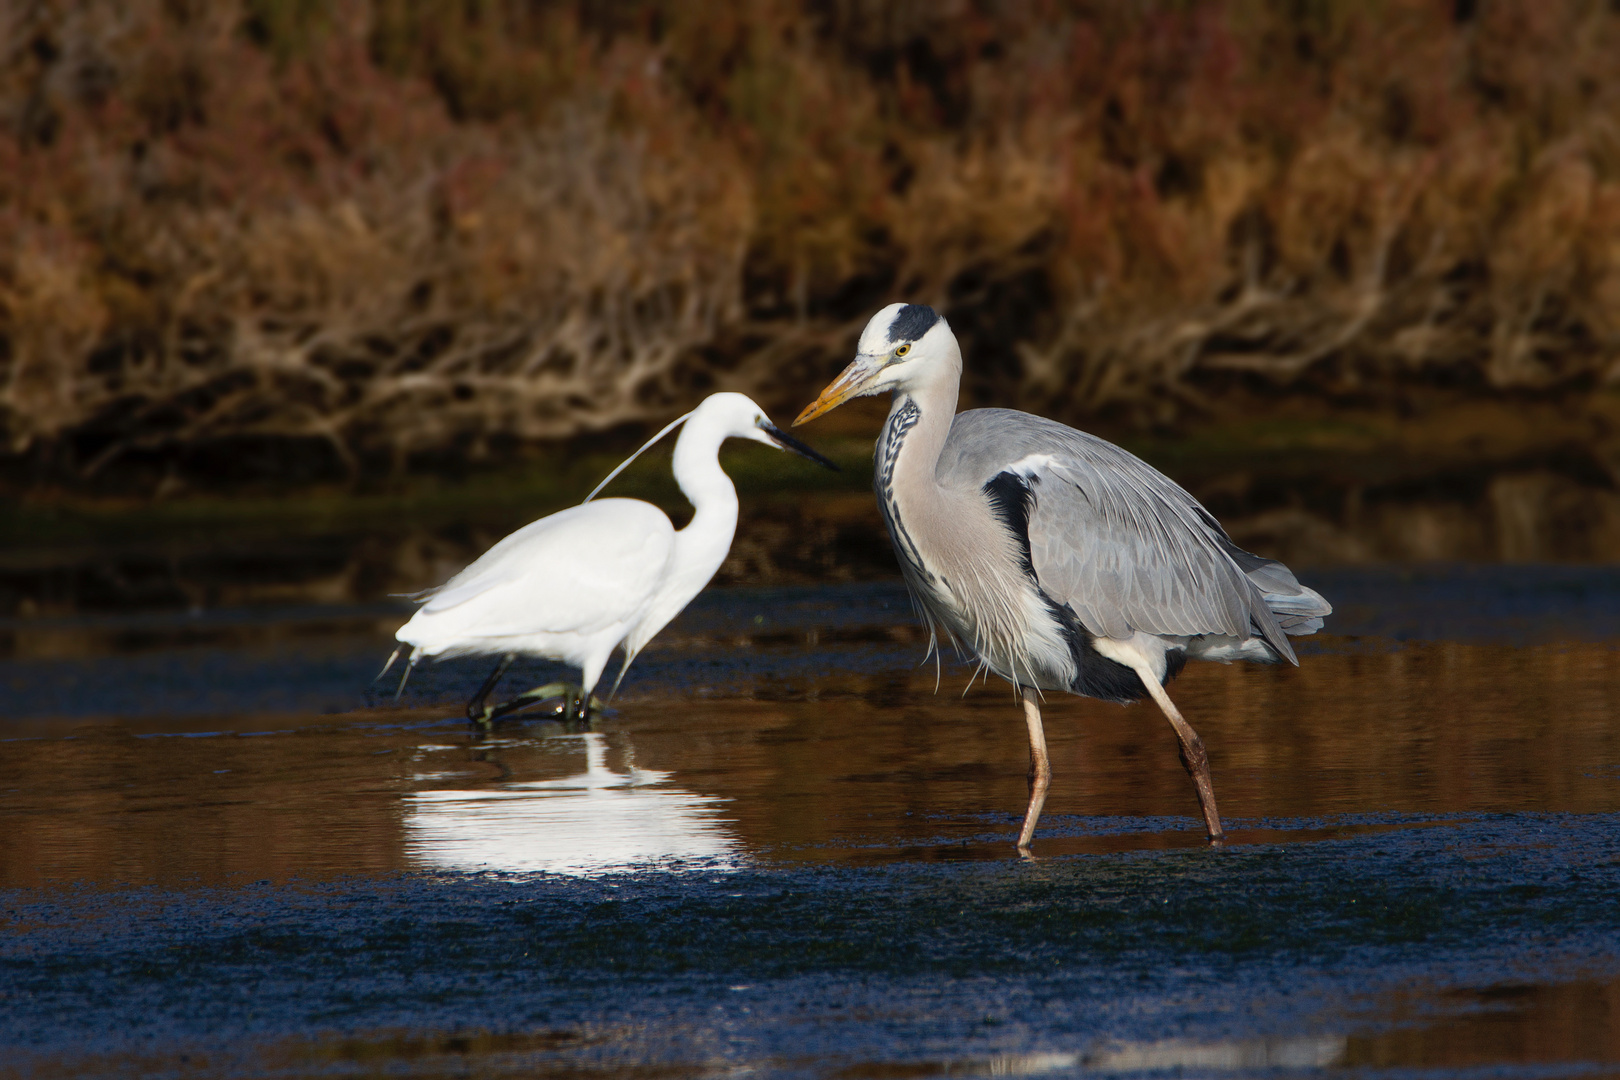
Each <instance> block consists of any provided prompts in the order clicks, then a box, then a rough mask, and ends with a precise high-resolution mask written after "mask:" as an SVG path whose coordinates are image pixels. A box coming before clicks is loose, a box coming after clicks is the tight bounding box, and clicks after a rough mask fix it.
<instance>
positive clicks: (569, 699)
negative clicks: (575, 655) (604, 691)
mask: <svg viewBox="0 0 1620 1080" xmlns="http://www.w3.org/2000/svg"><path fill="white" fill-rule="evenodd" d="M559 697H560V698H562V699H563V714H562V717H561V719H562V720H563V722H564V723H568V722H569V721H571V720H573V719H574V717H575V716H576V715H578V716H580V717H584V716H587V715H589V713H590V712H591V711H592V710H596V711H601V708H602V703H601V702H600V701H598V700H596V698H595V697H592V696H590V695H587V694H586V693H585V690H584V688H583V687H581V686H580V685H579V684H577V683H564V682H554V683H547V684H546V685H544V686H537V687H535V688H534V689H533V690H525V691H524V692H523V693H521V694H519V695H518V696H517V697H515V698H513V699H512V700H511V701H503V702H501V704H499V705H496V706H494V707H492V708H491V709H489V718H490V719H491V720H499V719H500V718H501V717H503V716H510V715H512V714H513V713H515V712H519V711H521V710H523V709H527V708H528V707H529V706H530V705H533V704H535V703H537V702H541V701H550V700H551V699H552V698H559Z"/></svg>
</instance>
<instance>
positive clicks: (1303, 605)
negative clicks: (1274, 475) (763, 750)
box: [794, 304, 1333, 854]
mask: <svg viewBox="0 0 1620 1080" xmlns="http://www.w3.org/2000/svg"><path fill="white" fill-rule="evenodd" d="M961 375H962V352H961V349H960V347H959V346H958V345H957V341H956V335H955V334H953V333H952V332H951V328H950V325H949V324H948V323H946V321H945V320H944V319H943V318H941V317H940V316H939V314H938V313H937V312H935V311H934V309H933V308H931V307H926V306H924V305H921V304H891V305H889V306H888V307H886V308H884V309H883V310H882V311H879V312H878V313H877V314H876V315H874V316H873V317H872V319H871V321H870V322H868V323H867V324H866V329H865V331H864V332H863V333H862V334H861V339H860V344H859V345H858V346H857V349H856V356H855V359H854V361H853V362H852V363H851V364H850V365H849V366H848V367H847V368H845V369H844V371H843V373H842V374H840V375H839V376H838V377H837V378H836V379H835V380H834V381H833V382H832V383H831V384H830V385H829V386H828V387H827V388H826V389H825V390H823V391H822V392H821V396H820V397H818V398H817V399H816V400H815V401H814V402H812V403H811V404H810V405H809V406H808V407H806V408H805V410H804V411H803V412H802V413H800V414H799V417H798V419H796V420H795V421H794V425H795V426H797V425H799V424H803V423H805V422H806V421H808V420H812V419H814V418H815V417H818V416H820V415H822V414H823V413H825V412H827V411H829V410H831V409H834V408H837V407H838V406H839V405H841V404H842V403H844V402H845V401H848V400H849V399H850V398H854V397H862V396H865V395H868V394H878V393H882V392H884V391H892V393H893V395H894V399H893V404H892V406H891V407H890V409H889V417H888V420H887V422H886V423H885V424H884V425H883V430H882V433H881V434H880V435H879V436H878V440H877V445H876V447H875V450H874V454H873V460H874V470H873V487H874V488H875V489H876V492H877V500H878V506H879V508H880V509H881V511H882V515H883V520H884V524H885V525H886V526H887V527H888V531H889V538H890V540H891V542H892V543H893V544H894V550H895V554H896V555H897V556H898V558H899V562H900V569H901V572H902V574H903V575H904V577H905V580H906V585H907V586H908V587H909V589H910V591H911V594H912V596H913V598H914V599H915V601H916V604H917V606H918V608H919V610H920V612H921V613H922V616H923V618H924V619H925V620H926V622H927V623H928V629H929V633H930V641H931V644H932V645H933V646H934V647H936V648H937V646H938V640H939V639H938V632H939V631H940V630H943V631H944V632H945V634H946V635H948V636H949V637H950V638H951V639H952V640H953V642H954V643H956V645H957V647H958V648H959V649H964V648H965V650H966V651H968V652H971V653H972V655H973V656H974V657H975V658H976V659H977V660H978V662H979V664H980V669H981V670H985V669H988V670H989V671H992V672H994V673H995V674H997V675H999V676H1001V677H1002V678H1004V679H1006V680H1008V681H1009V682H1011V683H1012V684H1013V687H1014V689H1015V691H1016V692H1017V693H1018V694H1019V695H1020V696H1021V697H1022V699H1023V706H1024V715H1025V720H1026V722H1027V724H1028V727H1029V756H1030V766H1029V806H1028V808H1027V809H1026V811H1025V813H1024V824H1023V828H1022V830H1021V831H1020V833H1019V836H1018V849H1019V851H1020V852H1023V853H1026V854H1027V853H1028V851H1029V844H1030V841H1031V839H1032V838H1033V837H1034V835H1035V823H1036V822H1037V821H1038V820H1039V819H1040V814H1041V807H1042V805H1043V804H1044V803H1045V801H1046V792H1047V788H1048V787H1049V786H1050V783H1051V777H1052V768H1051V764H1050V762H1049V760H1048V757H1047V752H1046V735H1045V729H1044V728H1043V726H1042V723H1041V709H1040V702H1041V692H1042V691H1058V690H1061V691H1067V692H1070V693H1074V694H1081V695H1084V696H1086V697H1094V698H1101V699H1103V700H1105V701H1117V702H1121V703H1129V702H1132V701H1137V700H1140V699H1141V698H1142V697H1143V696H1144V695H1145V696H1149V697H1151V698H1153V700H1154V701H1155V702H1156V703H1157V704H1158V706H1159V708H1160V709H1162V710H1163V711H1164V714H1165V716H1166V717H1167V718H1169V720H1170V724H1171V726H1172V727H1173V728H1174V729H1175V732H1176V736H1177V738H1178V739H1179V740H1180V743H1181V758H1182V763H1183V764H1184V765H1185V766H1186V769H1187V772H1188V774H1189V775H1191V777H1192V779H1193V783H1194V786H1195V788H1196V790H1197V793H1198V803H1199V807H1200V808H1201V809H1202V811H1203V817H1204V825H1205V828H1206V829H1207V831H1208V834H1209V839H1210V842H1211V843H1218V842H1220V840H1221V839H1222V836H1223V833H1222V830H1221V818H1220V813H1219V811H1218V810H1217V809H1216V806H1215V789H1214V785H1213V784H1212V782H1211V780H1210V774H1209V755H1208V753H1207V752H1206V751H1205V749H1204V744H1203V740H1201V739H1200V738H1199V737H1198V733H1197V732H1195V731H1194V730H1193V729H1192V726H1191V725H1189V724H1188V723H1187V721H1186V720H1185V719H1184V718H1183V717H1182V715H1181V713H1180V712H1179V711H1178V710H1177V709H1176V706H1175V704H1174V703H1173V702H1172V701H1171V700H1170V696H1169V695H1168V694H1167V693H1165V689H1164V687H1165V684H1166V683H1167V682H1168V681H1169V680H1170V679H1171V678H1173V677H1174V676H1175V675H1176V674H1178V673H1179V672H1180V670H1181V668H1182V666H1183V665H1184V664H1185V663H1186V661H1187V659H1188V658H1189V657H1191V658H1197V659H1203V660H1217V661H1223V662H1230V661H1232V660H1254V661H1260V662H1263V663H1276V662H1278V661H1280V660H1287V661H1288V662H1290V663H1292V664H1296V665H1297V664H1298V663H1299V660H1298V659H1297V658H1296V657H1295V655H1294V650H1293V648H1292V647H1291V646H1290V645H1289V643H1288V636H1289V635H1300V634H1311V633H1314V632H1316V631H1317V630H1319V629H1321V627H1322V617H1323V616H1325V615H1328V614H1330V613H1331V612H1332V610H1333V609H1332V608H1331V607H1330V606H1329V605H1328V603H1327V601H1326V600H1324V599H1323V598H1322V597H1321V596H1320V595H1318V594H1317V593H1315V592H1314V591H1312V590H1310V589H1308V588H1306V587H1305V586H1303V585H1301V584H1300V583H1299V582H1298V580H1296V579H1295V577H1294V575H1293V573H1292V572H1291V571H1290V570H1289V569H1288V568H1287V567H1286V566H1284V565H1283V564H1282V563H1280V562H1276V561H1274V560H1272V559H1265V558H1261V557H1260V556H1258V555H1251V554H1250V553H1249V552H1247V551H1244V550H1243V549H1242V548H1240V547H1238V546H1237V545H1236V544H1234V543H1233V542H1232V540H1231V538H1230V537H1228V536H1227V534H1226V531H1225V530H1224V529H1222V528H1221V526H1220V523H1219V522H1217V521H1216V520H1215V518H1214V517H1213V516H1212V515H1211V514H1210V513H1209V511H1207V510H1205V509H1204V507H1203V506H1201V505H1200V504H1199V502H1198V500H1196V499H1194V498H1193V497H1192V496H1191V495H1189V494H1188V493H1187V492H1186V491H1185V490H1183V489H1182V488H1181V487H1180V486H1179V485H1177V484H1176V483H1175V482H1174V481H1172V480H1171V479H1170V478H1169V477H1167V476H1165V475H1164V474H1163V473H1161V472H1159V471H1158V470H1157V469H1154V468H1153V467H1152V466H1150V465H1148V464H1147V463H1146V462H1144V461H1142V460H1141V459H1140V458H1137V457H1136V456H1134V455H1132V454H1130V453H1128V452H1126V451H1125V450H1122V449H1120V448H1119V447H1117V446H1115V445H1113V444H1112V443H1109V442H1106V441H1104V440H1102V439H1099V438H1097V437H1096V436H1094V435H1088V434H1087V433H1085V432H1083V431H1076V430H1075V429H1073V428H1070V427H1067V426H1065V425H1063V424H1060V423H1057V422H1056V421H1053V420H1048V419H1045V418H1043V417H1039V416H1032V415H1030V414H1029V413H1024V412H1016V411H1014V410H1011V409H972V410H969V411H967V412H963V413H957V411H956V401H957V391H958V384H959V382H960V380H961Z"/></svg>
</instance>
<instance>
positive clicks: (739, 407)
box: [687, 392, 838, 470]
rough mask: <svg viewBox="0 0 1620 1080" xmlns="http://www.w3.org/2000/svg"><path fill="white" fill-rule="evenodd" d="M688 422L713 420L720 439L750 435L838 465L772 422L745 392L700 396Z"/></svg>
mask: <svg viewBox="0 0 1620 1080" xmlns="http://www.w3.org/2000/svg"><path fill="white" fill-rule="evenodd" d="M687 423H688V424H689V425H698V426H700V427H703V426H707V425H709V424H713V425H714V427H715V428H716V429H717V430H718V431H719V432H720V437H721V438H722V439H729V438H736V439H752V440H753V441H754V442H758V443H764V444H765V445H766V446H774V447H775V448H776V449H778V450H791V451H793V452H794V453H795V454H798V455H799V456H800V457H805V458H809V459H810V460H811V461H813V462H815V463H816V464H817V465H822V466H825V467H826V468H829V469H833V470H836V469H837V468H838V466H837V465H834V464H833V463H832V462H831V461H829V460H827V459H826V458H824V457H822V456H821V455H820V454H818V453H816V452H815V451H814V450H812V449H810V448H809V447H808V446H806V445H804V443H802V442H800V441H799V440H798V439H795V438H794V437H793V436H791V435H788V434H787V433H785V432H784V431H783V430H782V429H781V428H779V427H777V426H776V425H775V424H773V423H771V418H770V417H769V416H766V415H765V410H764V409H762V408H760V407H759V406H758V405H757V404H755V403H754V399H753V398H751V397H749V396H748V395H746V394H735V393H730V392H725V393H719V394H710V395H709V396H708V397H707V398H704V399H703V404H701V405H699V406H698V407H697V408H696V409H694V410H693V411H692V415H691V418H690V419H689V420H688V421H687Z"/></svg>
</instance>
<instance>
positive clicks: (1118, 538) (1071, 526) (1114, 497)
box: [939, 409, 1326, 659]
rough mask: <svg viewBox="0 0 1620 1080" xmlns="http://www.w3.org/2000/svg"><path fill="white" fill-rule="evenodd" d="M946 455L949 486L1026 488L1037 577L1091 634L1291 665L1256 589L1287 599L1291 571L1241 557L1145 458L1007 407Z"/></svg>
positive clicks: (960, 422)
mask: <svg viewBox="0 0 1620 1080" xmlns="http://www.w3.org/2000/svg"><path fill="white" fill-rule="evenodd" d="M946 451H947V452H946V453H945V454H943V455H941V458H940V465H939V469H940V474H939V475H940V480H941V482H944V483H951V484H956V485H966V484H975V485H977V486H979V487H981V488H982V487H983V486H984V485H985V484H986V483H989V482H990V481H992V480H993V479H995V478H996V477H997V476H1000V475H1001V474H1003V473H1012V474H1014V476H1016V477H1018V478H1019V479H1020V480H1021V482H1022V483H1023V485H1024V486H1025V487H1026V488H1027V490H1028V496H1027V511H1028V534H1029V545H1030V561H1031V563H1032V565H1033V568H1034V570H1035V575H1036V578H1037V580H1038V581H1039V582H1040V585H1041V588H1042V589H1043V590H1044V591H1045V592H1046V594H1047V595H1048V596H1050V597H1052V599H1054V600H1056V601H1057V602H1058V603H1067V604H1069V605H1070V606H1071V607H1072V608H1073V609H1074V613H1075V615H1076V617H1077V618H1078V619H1079V620H1080V623H1081V625H1083V626H1084V627H1085V628H1086V629H1087V630H1089V631H1091V632H1092V633H1093V634H1098V635H1100V636H1104V637H1113V638H1124V637H1129V636H1130V634H1131V633H1132V632H1134V631H1143V632H1146V633H1150V634H1167V635H1186V636H1197V635H1202V634H1225V635H1231V636H1234V637H1240V638H1243V637H1249V636H1251V635H1258V636H1260V637H1263V638H1264V639H1265V640H1266V641H1267V642H1268V643H1269V644H1270V645H1271V646H1272V647H1273V648H1274V649H1276V650H1277V652H1278V653H1279V654H1280V655H1282V656H1284V657H1286V658H1288V659H1293V649H1292V648H1290V647H1289V645H1288V642H1287V640H1286V638H1285V637H1284V631H1283V627H1282V626H1281V625H1279V622H1278V619H1277V617H1276V616H1275V615H1274V614H1273V612H1272V610H1271V608H1270V607H1269V606H1268V604H1267V597H1266V595H1265V593H1266V592H1267V591H1268V590H1267V589H1266V588H1265V586H1263V585H1261V584H1258V583H1256V582H1255V581H1254V580H1252V579H1251V575H1252V574H1254V573H1255V572H1257V571H1258V572H1259V573H1260V574H1261V575H1262V576H1263V577H1265V578H1266V579H1267V581H1268V582H1269V583H1271V584H1273V585H1275V586H1276V587H1277V589H1279V590H1281V589H1282V588H1283V587H1284V585H1285V582H1284V580H1283V579H1284V578H1286V579H1288V580H1289V581H1292V578H1293V575H1292V574H1290V573H1289V572H1288V569H1287V567H1284V566H1282V564H1281V563H1275V562H1272V561H1271V560H1269V559H1260V558H1259V557H1258V556H1254V555H1250V554H1249V553H1248V552H1245V551H1243V550H1242V549H1241V548H1238V547H1237V546H1236V545H1235V544H1233V543H1232V541H1231V540H1230V539H1229V538H1228V537H1227V535H1226V533H1225V532H1224V531H1223V530H1222V529H1221V527H1220V525H1219V523H1217V522H1216V521H1215V519H1214V518H1213V517H1212V516H1210V514H1209V512H1208V511H1206V510H1205V509H1204V508H1203V507H1202V506H1200V505H1199V503H1198V501H1197V500H1196V499H1194V498H1193V497H1192V496H1191V495H1189V494H1188V493H1187V492H1186V491H1184V490H1182V488H1181V487H1179V486H1178V485H1177V484H1176V483H1175V482H1174V481H1172V480H1170V479H1169V478H1168V477H1166V476H1165V475H1164V474H1162V473H1160V472H1159V471H1158V470H1156V469H1154V468H1153V467H1152V466H1150V465H1148V464H1147V463H1146V462H1144V461H1142V460H1141V459H1139V458H1137V457H1135V456H1134V455H1132V454H1130V453H1127V452H1126V451H1124V450H1121V449H1120V448H1119V447H1117V446H1114V445H1113V444H1112V443H1108V442H1106V441H1104V440H1102V439H1098V438H1096V437H1095V436H1092V435H1087V434H1085V433H1084V432H1080V431H1076V430H1074V429H1073V428H1070V427H1066V426H1065V425H1063V424H1059V423H1057V422H1056V421H1052V420H1046V419H1044V418H1042V417H1037V416H1031V415H1029V414H1027V413H1020V412H1013V411H1011V410H1006V409H975V410H973V411H971V412H966V413H962V414H960V415H959V416H957V417H956V420H955V423H953V425H952V427H951V434H950V437H949V439H948V441H947V445H946ZM1250 563H1252V564H1253V565H1252V566H1250V565H1248V564H1250ZM1271 579H1275V580H1274V581H1273V580H1271ZM1293 585H1294V587H1295V589H1300V587H1299V585H1298V582H1293ZM1301 591H1302V592H1309V590H1301ZM1309 595H1310V597H1312V598H1314V600H1315V602H1316V603H1317V604H1320V605H1321V607H1322V609H1323V610H1322V611H1321V612H1320V613H1321V614H1326V605H1325V604H1323V603H1322V602H1321V598H1320V597H1318V596H1316V594H1315V593H1310V594H1309ZM1301 601H1302V602H1301V606H1302V607H1303V606H1305V604H1304V597H1303V596H1302V597H1301ZM1301 614H1303V612H1302V613H1301ZM1318 625H1320V624H1319V623H1318ZM1296 632H1297V631H1296Z"/></svg>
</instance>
